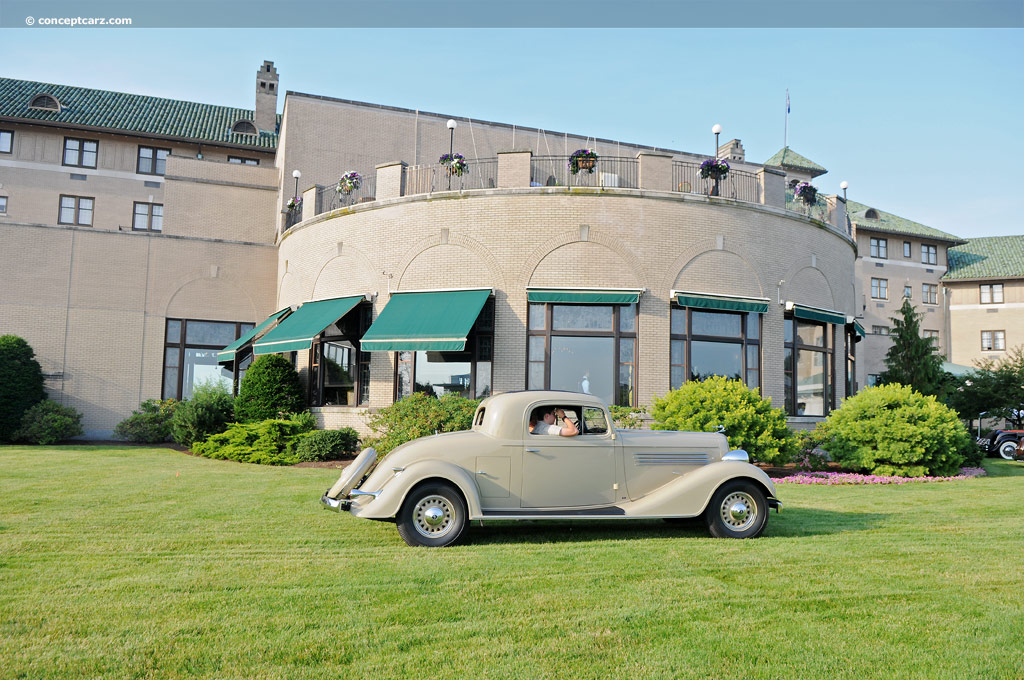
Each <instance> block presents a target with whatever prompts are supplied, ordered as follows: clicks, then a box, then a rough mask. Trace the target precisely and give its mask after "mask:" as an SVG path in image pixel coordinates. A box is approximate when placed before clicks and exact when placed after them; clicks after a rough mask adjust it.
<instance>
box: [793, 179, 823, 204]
mask: <svg viewBox="0 0 1024 680" xmlns="http://www.w3.org/2000/svg"><path fill="white" fill-rule="evenodd" d="M793 195H794V196H796V197H797V198H799V199H800V200H801V201H803V202H804V203H806V204H807V205H811V204H812V203H814V202H815V201H816V200H818V188H817V187H815V186H813V185H811V184H808V183H807V182H800V184H797V185H796V189H794V190H793Z"/></svg>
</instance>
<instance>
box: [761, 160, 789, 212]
mask: <svg viewBox="0 0 1024 680" xmlns="http://www.w3.org/2000/svg"><path fill="white" fill-rule="evenodd" d="M757 183H758V187H759V189H760V193H761V196H760V198H761V204H762V205H771V206H775V207H776V208H785V207H786V173H784V172H782V171H781V170H776V169H775V168H761V169H760V170H758V171H757Z"/></svg>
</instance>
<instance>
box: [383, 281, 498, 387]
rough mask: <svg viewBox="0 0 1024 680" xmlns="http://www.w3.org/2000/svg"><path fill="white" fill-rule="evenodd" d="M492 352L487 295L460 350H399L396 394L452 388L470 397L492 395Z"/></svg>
mask: <svg viewBox="0 0 1024 680" xmlns="http://www.w3.org/2000/svg"><path fill="white" fill-rule="evenodd" d="M493 355H494V300H493V299H489V300H488V301H487V302H486V303H485V304H484V307H483V309H481V310H480V315H479V316H478V317H477V318H476V322H475V323H474V324H473V328H472V329H471V330H470V331H469V336H468V337H467V339H466V348H465V349H464V350H463V351H461V352H412V351H402V352H398V363H397V366H396V373H395V398H396V399H401V398H402V397H407V396H409V395H410V394H412V393H413V392H426V393H427V394H433V395H435V396H438V397H440V396H441V395H443V394H446V393H448V392H452V393H454V394H458V395H460V396H463V397H467V398H469V399H479V398H481V397H489V396H491V365H492V362H493Z"/></svg>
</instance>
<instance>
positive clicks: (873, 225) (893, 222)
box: [846, 201, 965, 243]
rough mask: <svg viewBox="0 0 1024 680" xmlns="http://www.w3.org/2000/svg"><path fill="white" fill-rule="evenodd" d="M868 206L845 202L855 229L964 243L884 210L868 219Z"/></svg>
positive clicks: (950, 235)
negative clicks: (874, 217) (875, 217)
mask: <svg viewBox="0 0 1024 680" xmlns="http://www.w3.org/2000/svg"><path fill="white" fill-rule="evenodd" d="M869 209H870V206H866V205H864V204H863V203H858V202H857V201H847V203H846V211H847V214H848V215H849V216H850V219H851V220H852V221H853V222H856V223H857V227H858V228H861V229H867V230H871V231H884V232H886V233H889V234H901V235H905V236H917V237H919V238H929V239H933V240H936V241H947V242H949V243H965V241H964V239H962V238H960V237H959V236H954V235H953V234H947V233H946V232H944V231H939V230H938V229H933V228H932V227H929V226H926V225H924V224H921V223H920V222H914V221H913V220H908V219H906V218H904V217H900V216H899V215H893V214H892V213H887V212H885V211H884V210H879V209H878V208H875V209H874V210H875V212H877V213H878V219H869V218H868V217H866V216H865V214H866V213H867V211H868V210H869Z"/></svg>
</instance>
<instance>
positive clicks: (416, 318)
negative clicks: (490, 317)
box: [362, 288, 492, 352]
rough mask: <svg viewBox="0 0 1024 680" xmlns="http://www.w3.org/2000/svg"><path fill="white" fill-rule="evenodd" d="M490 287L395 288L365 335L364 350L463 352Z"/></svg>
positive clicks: (488, 295)
mask: <svg viewBox="0 0 1024 680" xmlns="http://www.w3.org/2000/svg"><path fill="white" fill-rule="evenodd" d="M491 293H492V291H491V289H490V288H478V289H471V290H443V291H409V292H402V291H395V292H393V293H391V299H390V300H389V301H388V304H387V305H386V306H385V307H384V309H383V310H382V311H381V313H380V315H379V316H378V317H377V320H376V321H374V323H373V325H372V326H370V330H368V331H367V332H366V334H365V335H364V336H363V339H362V349H363V351H364V352H398V351H403V350H409V351H417V350H422V351H434V352H461V351H463V350H465V349H466V339H467V337H468V336H469V331H470V329H471V328H472V327H473V324H474V323H475V322H476V319H477V317H478V316H479V315H480V310H482V309H483V307H484V303H486V302H487V298H489V297H490V296H491Z"/></svg>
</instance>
